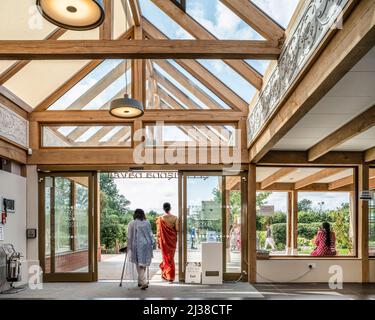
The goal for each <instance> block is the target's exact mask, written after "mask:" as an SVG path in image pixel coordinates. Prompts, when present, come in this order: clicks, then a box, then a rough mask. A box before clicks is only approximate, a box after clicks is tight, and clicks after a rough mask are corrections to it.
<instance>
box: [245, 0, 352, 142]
mask: <svg viewBox="0 0 375 320" xmlns="http://www.w3.org/2000/svg"><path fill="white" fill-rule="evenodd" d="M348 2H349V0H310V1H308V3H306V6H305V8H304V10H303V11H302V14H301V15H300V18H299V20H298V21H299V23H298V24H297V25H296V27H295V28H294V29H293V30H292V32H291V33H290V36H288V39H287V41H286V43H285V45H284V48H283V50H282V52H281V55H280V58H279V61H278V63H277V65H276V66H275V68H274V70H273V71H272V73H271V76H270V78H269V80H268V82H267V84H266V85H265V87H264V88H263V90H262V91H261V92H260V94H259V98H258V100H257V102H256V103H255V105H254V107H253V109H252V110H251V111H250V113H249V116H248V119H247V142H248V146H250V144H251V142H252V141H254V139H255V138H256V137H257V135H258V134H259V132H260V130H261V128H262V127H263V125H264V124H265V123H266V121H267V120H268V118H269V117H270V116H271V114H272V113H273V111H274V110H275V109H276V107H277V106H278V104H279V103H280V101H281V100H282V99H283V98H284V96H285V94H286V93H287V91H288V89H289V88H290V87H291V85H292V84H293V83H294V81H295V80H296V78H297V77H298V75H299V74H300V73H301V71H302V70H303V69H304V67H305V65H306V64H307V62H308V61H309V60H310V58H311V56H312V55H313V53H314V52H315V50H316V49H317V47H318V46H319V44H320V43H321V42H322V40H323V38H324V37H325V36H326V34H327V33H328V31H329V30H330V29H331V28H332V27H333V26H334V25H335V23H336V21H337V20H338V18H340V16H341V14H342V12H343V9H344V8H345V6H346V5H347V3H348Z"/></svg>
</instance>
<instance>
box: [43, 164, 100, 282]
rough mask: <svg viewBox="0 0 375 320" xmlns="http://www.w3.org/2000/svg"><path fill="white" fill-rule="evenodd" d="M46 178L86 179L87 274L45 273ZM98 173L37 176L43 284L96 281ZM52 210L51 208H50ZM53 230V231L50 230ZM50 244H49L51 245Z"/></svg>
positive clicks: (64, 173)
mask: <svg viewBox="0 0 375 320" xmlns="http://www.w3.org/2000/svg"><path fill="white" fill-rule="evenodd" d="M46 177H88V181H89V186H88V195H89V200H88V206H89V208H88V209H89V217H88V218H89V221H88V222H89V226H88V238H89V248H88V256H89V261H88V272H82V273H78V272H49V273H46V272H45V258H46V255H45V244H46V241H49V240H51V242H52V243H53V240H52V239H46V236H45V181H46V180H45V178H46ZM98 183H99V181H98V173H97V172H93V171H88V172H84V171H80V172H66V171H65V172H40V173H39V174H38V188H39V219H38V239H39V240H38V249H39V250H38V255H39V263H40V266H41V267H42V270H43V281H44V282H91V281H97V279H98V262H97V261H98V249H97V247H98V239H97V236H96V235H97V234H98V212H99V210H100V209H99V203H98V197H99V193H98ZM51 210H52V206H51ZM52 230H53V229H52ZM52 243H51V244H52ZM54 260H55V254H54V246H53V248H52V245H51V271H52V270H53V269H54V268H53V266H54Z"/></svg>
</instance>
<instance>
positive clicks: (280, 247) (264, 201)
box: [256, 192, 288, 255]
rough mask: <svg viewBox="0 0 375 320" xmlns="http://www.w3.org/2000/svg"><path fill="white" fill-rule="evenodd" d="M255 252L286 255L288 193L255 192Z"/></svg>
mask: <svg viewBox="0 0 375 320" xmlns="http://www.w3.org/2000/svg"><path fill="white" fill-rule="evenodd" d="M256 201H257V218H256V227H257V250H267V251H269V252H270V254H272V255H283V254H286V249H287V243H286V239H287V228H288V225H287V220H288V192H257V198H256Z"/></svg>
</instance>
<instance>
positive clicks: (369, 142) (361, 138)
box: [273, 47, 375, 151]
mask: <svg viewBox="0 0 375 320" xmlns="http://www.w3.org/2000/svg"><path fill="white" fill-rule="evenodd" d="M374 103H375V47H374V48H372V49H371V50H370V52H369V53H368V54H367V55H366V56H365V57H363V58H362V59H361V60H360V61H359V62H358V63H357V64H356V65H355V66H354V67H353V69H352V70H351V71H350V72H348V73H347V74H346V75H345V76H344V77H343V78H342V79H341V80H340V81H339V82H338V83H337V84H336V85H335V86H334V87H333V88H332V89H331V90H330V91H329V92H328V93H327V94H326V96H324V97H323V98H322V99H321V100H320V101H319V102H318V103H317V105H316V106H315V107H314V108H313V109H312V110H310V112H308V113H307V114H306V115H305V116H304V117H303V118H302V119H301V120H300V121H299V122H298V123H297V124H296V125H295V126H294V127H293V128H292V129H291V130H290V131H289V132H288V133H287V134H286V135H285V136H284V138H282V139H281V140H280V141H279V142H278V143H277V144H276V145H275V146H274V148H273V150H296V151H297V150H303V151H304V150H308V149H309V148H310V147H312V146H313V145H315V144H316V143H318V142H319V141H320V140H322V139H323V138H325V137H326V136H327V135H329V134H331V133H332V132H334V131H335V130H337V129H338V128H340V127H341V126H343V125H344V124H345V123H347V122H348V121H350V120H351V119H353V118H355V117H356V116H357V115H359V114H361V113H362V112H363V111H365V110H366V109H368V108H369V107H371V106H372V105H373V104H374ZM373 146H375V129H374V128H372V129H369V130H368V131H366V132H364V133H362V134H360V135H358V136H356V137H354V138H352V139H350V140H348V141H347V142H345V143H343V144H342V145H340V146H338V147H337V148H336V149H335V150H337V151H364V150H366V149H369V148H371V147H373Z"/></svg>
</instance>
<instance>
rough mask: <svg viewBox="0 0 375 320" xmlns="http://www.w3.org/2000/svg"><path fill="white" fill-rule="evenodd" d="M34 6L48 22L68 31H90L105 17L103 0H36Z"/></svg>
mask: <svg viewBox="0 0 375 320" xmlns="http://www.w3.org/2000/svg"><path fill="white" fill-rule="evenodd" d="M36 5H37V7H38V9H39V11H40V13H41V14H42V16H43V17H44V18H46V19H47V20H48V21H49V22H51V23H53V24H55V25H57V26H59V27H61V28H64V29H69V30H76V31H82V30H91V29H95V28H97V27H99V26H100V25H101V24H102V23H103V21H104V17H105V12H104V5H103V0H37V1H36Z"/></svg>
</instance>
